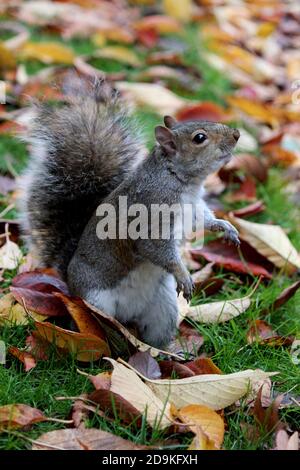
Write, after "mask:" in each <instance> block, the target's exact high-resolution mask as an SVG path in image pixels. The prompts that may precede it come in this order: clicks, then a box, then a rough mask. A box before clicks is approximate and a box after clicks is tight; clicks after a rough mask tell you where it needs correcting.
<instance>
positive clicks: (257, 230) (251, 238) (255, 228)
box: [230, 215, 300, 274]
mask: <svg viewBox="0 0 300 470" xmlns="http://www.w3.org/2000/svg"><path fill="white" fill-rule="evenodd" d="M230 220H231V222H232V223H233V224H234V225H235V226H236V227H237V228H238V230H239V233H240V238H242V239H243V240H245V241H247V242H248V243H249V244H250V245H251V246H253V247H254V248H255V249H256V250H257V251H258V252H259V253H260V254H261V255H263V256H265V257H266V258H267V259H268V260H269V261H271V262H272V263H273V264H274V265H275V266H277V267H278V268H282V269H283V270H284V271H287V272H288V273H289V274H290V273H293V272H295V270H296V269H299V268H300V256H299V254H298V253H297V251H296V249H295V248H294V246H293V245H292V244H291V242H290V240H289V239H288V237H287V235H286V234H285V233H284V231H283V229H282V228H281V227H280V226H279V225H267V224H257V223H255V222H249V221H248V220H243V219H239V218H238V217H234V216H233V215H231V216H230Z"/></svg>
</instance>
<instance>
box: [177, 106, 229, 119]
mask: <svg viewBox="0 0 300 470" xmlns="http://www.w3.org/2000/svg"><path fill="white" fill-rule="evenodd" d="M176 118H177V119H178V121H192V120H196V119H200V120H203V121H215V122H225V121H228V120H229V118H230V116H229V113H226V111H225V109H224V108H221V106H218V105H217V104H215V103H211V102H210V101H207V102H206V101H203V102H202V103H199V104H189V105H186V106H185V107H184V108H182V109H181V110H180V111H178V113H177V115H176Z"/></svg>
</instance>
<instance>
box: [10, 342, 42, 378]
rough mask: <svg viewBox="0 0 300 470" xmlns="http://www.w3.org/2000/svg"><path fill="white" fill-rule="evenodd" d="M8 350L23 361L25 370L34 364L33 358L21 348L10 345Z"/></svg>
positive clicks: (31, 367)
mask: <svg viewBox="0 0 300 470" xmlns="http://www.w3.org/2000/svg"><path fill="white" fill-rule="evenodd" d="M8 352H9V353H10V354H12V355H13V356H15V357H16V358H17V359H19V360H20V361H21V362H23V364H24V366H25V372H28V371H29V370H30V369H33V368H34V367H35V366H36V361H35V358H34V357H33V356H32V354H30V353H29V352H27V351H22V350H21V349H19V348H17V347H15V346H10V347H9V348H8Z"/></svg>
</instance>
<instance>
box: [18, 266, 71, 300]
mask: <svg viewBox="0 0 300 470" xmlns="http://www.w3.org/2000/svg"><path fill="white" fill-rule="evenodd" d="M45 285H49V286H51V287H52V290H55V291H60V292H62V293H63V294H65V295H68V294H69V289H68V286H67V284H66V283H65V282H64V281H62V280H61V279H60V278H59V277H57V276H54V275H50V274H48V273H46V272H44V271H40V270H35V271H30V272H23V273H21V274H18V275H17V276H15V277H14V278H13V280H12V286H13V287H23V288H36V286H45ZM39 290H41V291H42V289H41V288H39ZM46 291H47V292H49V291H50V289H46Z"/></svg>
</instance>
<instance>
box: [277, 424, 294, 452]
mask: <svg viewBox="0 0 300 470" xmlns="http://www.w3.org/2000/svg"><path fill="white" fill-rule="evenodd" d="M275 440H276V447H275V450H299V449H300V443H299V433H298V432H297V431H295V432H294V433H293V434H292V435H291V436H289V435H288V433H287V432H286V431H285V430H284V429H280V430H279V431H278V432H277V433H276V437H275Z"/></svg>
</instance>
